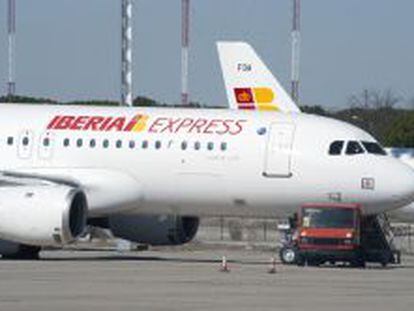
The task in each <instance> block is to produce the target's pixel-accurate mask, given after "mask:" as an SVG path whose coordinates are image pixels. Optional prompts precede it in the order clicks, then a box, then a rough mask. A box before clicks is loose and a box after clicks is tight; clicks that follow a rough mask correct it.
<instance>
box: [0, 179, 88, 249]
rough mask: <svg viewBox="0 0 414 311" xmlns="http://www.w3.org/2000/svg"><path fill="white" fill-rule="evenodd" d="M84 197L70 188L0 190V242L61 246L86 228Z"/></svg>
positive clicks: (25, 187)
mask: <svg viewBox="0 0 414 311" xmlns="http://www.w3.org/2000/svg"><path fill="white" fill-rule="evenodd" d="M87 212H88V208H87V201H86V196H85V194H84V193H83V191H81V190H80V189H75V188H73V187H70V186H64V185H54V184H39V185H36V186H13V187H2V188H0V238H1V239H5V240H8V241H13V242H17V243H22V244H28V245H37V246H61V245H64V244H68V243H70V242H72V241H74V240H75V239H76V238H77V237H78V236H79V235H81V234H82V233H83V231H84V229H85V227H86V219H87Z"/></svg>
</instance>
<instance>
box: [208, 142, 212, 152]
mask: <svg viewBox="0 0 414 311" xmlns="http://www.w3.org/2000/svg"><path fill="white" fill-rule="evenodd" d="M207 149H208V150H210V151H212V150H214V143H212V142H209V143H208V144H207Z"/></svg>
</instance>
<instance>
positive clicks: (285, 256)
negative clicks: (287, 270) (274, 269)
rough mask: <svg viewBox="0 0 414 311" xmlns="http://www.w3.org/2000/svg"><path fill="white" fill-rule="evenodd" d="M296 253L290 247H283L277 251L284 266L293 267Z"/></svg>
mask: <svg viewBox="0 0 414 311" xmlns="http://www.w3.org/2000/svg"><path fill="white" fill-rule="evenodd" d="M297 256H298V255H297V251H296V249H295V248H294V247H292V246H284V247H282V249H281V250H280V251H279V257H280V260H281V261H282V262H283V263H284V264H286V265H293V264H295V263H296V260H297Z"/></svg>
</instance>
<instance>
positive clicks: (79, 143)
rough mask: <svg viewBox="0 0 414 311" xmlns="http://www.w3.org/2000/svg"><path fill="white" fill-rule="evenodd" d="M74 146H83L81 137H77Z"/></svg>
mask: <svg viewBox="0 0 414 311" xmlns="http://www.w3.org/2000/svg"><path fill="white" fill-rule="evenodd" d="M76 146H78V148H81V147H82V146H83V140H82V139H81V138H79V139H78V140H77V141H76Z"/></svg>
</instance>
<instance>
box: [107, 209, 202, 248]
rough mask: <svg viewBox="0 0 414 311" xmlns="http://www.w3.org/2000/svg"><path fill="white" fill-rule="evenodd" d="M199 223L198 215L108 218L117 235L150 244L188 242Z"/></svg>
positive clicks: (113, 231)
mask: <svg viewBox="0 0 414 311" xmlns="http://www.w3.org/2000/svg"><path fill="white" fill-rule="evenodd" d="M198 225H199V219H198V218H196V217H180V216H152V215H151V216H149V215H144V216H141V215H140V216H136V215H116V216H111V217H109V219H108V227H109V229H110V230H111V231H112V233H113V234H114V235H115V236H116V237H118V238H121V239H125V240H129V241H132V242H137V243H141V244H148V245H181V244H185V243H188V242H190V241H191V240H192V239H193V238H194V237H195V235H196V233H197V230H198Z"/></svg>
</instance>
